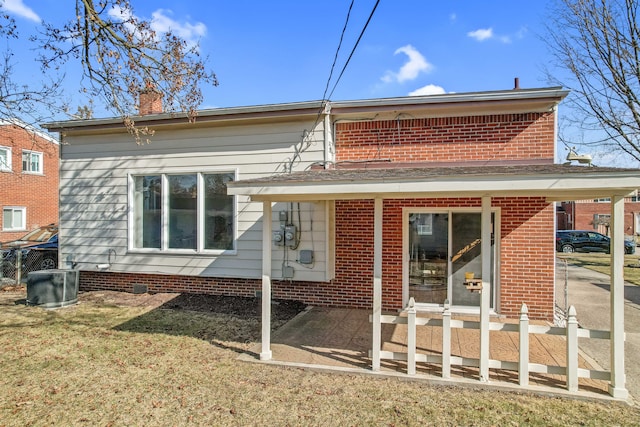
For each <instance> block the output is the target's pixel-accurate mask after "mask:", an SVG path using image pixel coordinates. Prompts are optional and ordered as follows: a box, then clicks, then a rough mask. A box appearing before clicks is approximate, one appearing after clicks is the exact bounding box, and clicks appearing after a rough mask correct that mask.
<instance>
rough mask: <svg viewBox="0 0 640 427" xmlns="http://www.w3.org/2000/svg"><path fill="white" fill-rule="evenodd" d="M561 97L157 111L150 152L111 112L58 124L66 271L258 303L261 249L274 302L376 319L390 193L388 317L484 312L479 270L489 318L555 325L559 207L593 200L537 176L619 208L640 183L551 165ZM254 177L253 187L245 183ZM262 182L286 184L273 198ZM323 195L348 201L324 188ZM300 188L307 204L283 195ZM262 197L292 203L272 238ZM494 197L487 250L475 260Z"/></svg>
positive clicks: (279, 209) (282, 207) (126, 286)
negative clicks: (192, 116) (474, 284)
mask: <svg viewBox="0 0 640 427" xmlns="http://www.w3.org/2000/svg"><path fill="white" fill-rule="evenodd" d="M566 94H567V92H566V91H564V90H562V89H560V88H543V89H525V90H523V89H518V90H507V91H495V92H481V93H467V94H447V95H436V96H423V97H405V98H393V99H375V100H359V101H345V102H301V103H293V104H279V105H266V106H251V107H234V108H220V109H212V110H204V111H200V112H199V114H198V119H197V122H196V123H194V124H189V123H187V121H186V119H183V118H178V117H175V116H173V115H170V114H163V113H160V112H158V111H156V114H150V115H145V116H140V117H138V118H137V119H136V122H137V123H138V124H139V125H141V126H149V127H150V128H152V129H153V130H154V131H155V135H154V137H153V141H152V142H151V143H150V144H147V145H136V144H135V143H133V141H132V139H131V137H130V135H129V134H128V133H127V131H126V129H125V128H124V127H123V126H122V124H121V121H120V120H119V119H115V118H114V119H90V120H78V121H67V122H59V123H49V124H46V125H45V126H46V127H47V128H48V129H49V130H50V131H56V132H60V134H61V140H62V141H63V142H64V145H62V151H61V165H60V204H61V211H60V236H61V240H62V241H63V242H64V243H63V245H62V247H61V251H60V252H61V260H63V261H69V260H73V262H75V263H77V265H78V268H80V270H81V271H82V274H81V287H82V288H83V289H114V290H126V291H132V290H134V288H135V289H136V290H148V291H153V292H196V293H214V294H233V295H241V296H255V295H258V294H259V293H260V292H261V280H262V275H263V266H262V261H263V252H264V250H265V248H264V247H263V246H266V244H267V243H268V246H269V248H270V249H271V252H272V260H271V270H272V275H273V277H274V278H275V279H276V281H275V282H274V285H273V296H274V297H276V298H282V299H296V300H301V301H303V302H305V303H308V304H313V305H327V306H343V307H361V308H368V307H371V304H372V298H373V296H372V291H371V281H370V277H369V276H370V272H371V271H372V269H373V246H374V240H373V222H372V219H373V215H374V204H375V198H376V197H378V196H381V195H384V203H383V205H384V206H383V209H384V212H383V216H384V229H383V237H382V244H383V260H382V263H383V278H382V279H383V281H384V284H385V293H384V297H383V298H382V308H383V309H386V310H398V309H401V308H402V307H405V306H406V304H407V302H408V299H409V298H410V297H414V298H415V300H416V302H417V303H418V305H419V307H421V308H423V309H425V310H428V309H430V308H437V307H439V306H441V305H442V304H443V303H444V301H445V299H447V300H449V302H450V303H451V304H452V305H453V306H454V307H456V309H457V310H459V311H461V312H471V313H473V312H477V310H478V307H479V304H480V296H479V295H478V294H477V293H470V292H468V291H467V290H466V289H465V287H464V286H462V283H463V282H464V280H465V273H473V274H474V275H475V277H481V276H483V274H485V273H487V274H489V277H490V280H491V282H492V285H493V286H492V292H491V295H490V300H489V304H490V307H491V310H492V312H494V313H497V314H501V315H504V316H510V317H513V316H517V314H518V311H519V309H520V306H521V304H522V303H523V302H526V303H527V305H528V307H529V310H530V314H531V316H532V318H535V319H545V320H552V319H553V311H554V256H555V252H554V217H555V214H554V206H553V202H554V201H556V200H565V199H562V198H561V197H563V196H564V195H566V196H567V198H575V197H576V196H579V195H580V194H583V193H585V191H587V190H584V189H582V188H576V186H570V187H567V188H566V189H565V191H563V194H555V193H551V192H546V191H541V190H539V189H537V188H536V189H534V190H536V191H531V186H532V185H533V184H532V183H531V182H530V180H536V185H539V182H543V183H547V182H549V183H550V182H552V181H553V180H557V179H562V178H563V177H565V176H568V177H571V178H572V179H577V180H586V179H588V180H594V181H598V182H594V183H592V184H589V185H592V186H594V187H593V189H591V188H588V192H589V194H595V196H598V197H600V196H602V197H605V196H607V197H609V196H610V195H611V194H612V193H611V192H612V191H613V190H612V188H613V189H615V190H618V187H617V186H618V183H617V181H611V183H610V184H607V183H606V182H604V181H603V180H602V178H603V177H608V176H609V175H611V176H612V177H617V176H618V175H620V174H622V176H623V177H627V176H632V177H634V179H635V177H636V176H637V173H636V171H628V170H617V169H606V168H597V169H595V168H587V167H580V166H575V167H571V166H563V165H556V164H554V157H555V148H556V132H555V130H556V115H557V105H558V103H559V102H560V101H561V100H562V99H563V98H564V97H565V96H566ZM152 111H153V110H152ZM292 172H294V173H292ZM295 172H300V173H302V174H300V173H295ZM607 173H608V174H609V175H607ZM305 174H306V175H305ZM594 176H595V177H596V178H595V179H592V177H594ZM256 179H257V180H258V187H257V188H259V190H254V189H249V188H247V187H245V186H243V185H240V184H241V183H243V182H251V180H256ZM325 179H328V180H330V181H329V182H325V181H324V180H325ZM247 180H249V181H247ZM270 180H275V181H278V182H280V181H282V184H281V186H278V187H277V190H275V189H274V190H271V188H272V185H273V184H272V183H266V184H265V183H264V182H265V181H270ZM298 180H302V183H300V182H299V181H298ZM305 180H308V182H307V181H305ZM538 181H539V182H538ZM338 184H340V185H338ZM579 184H580V185H582V184H583V183H582V182H580V183H579ZM625 184H626V182H625ZM331 185H334V186H335V187H336V188H337V187H340V191H341V193H339V194H338V193H337V194H327V193H325V192H323V191H324V190H323V189H327V188H329V187H330V186H331ZM549 185H550V184H549ZM298 186H302V187H303V188H304V189H305V190H309V193H308V194H306V195H304V196H301V195H298V194H297V193H296V194H295V197H290V198H289V197H288V195H289V194H290V193H289V191H290V190H291V189H293V188H294V187H295V188H297V187H298ZM228 189H229V190H230V192H229V193H227V190H228ZM241 189H242V190H241ZM356 190H357V191H356ZM270 191H280V192H282V194H281V196H282V197H275V195H274V196H273V197H270V198H271V199H273V201H274V203H275V202H277V203H276V204H275V205H274V206H273V208H272V214H271V215H272V217H273V218H272V222H273V224H272V229H273V231H272V235H271V238H270V241H269V242H263V235H262V232H263V227H262V222H261V217H262V215H263V212H262V205H261V204H260V203H256V202H255V201H262V200H266V199H268V198H269V197H267V196H266V195H267V194H271V192H270ZM327 191H328V190H327ZM335 191H337V190H335ZM624 191H627V187H626V186H625V187H624V189H623V192H624ZM387 193H388V194H387ZM533 193H535V194H533ZM625 195H626V194H625ZM486 196H490V197H491V206H490V207H489V208H487V209H488V212H490V218H489V219H488V220H487V221H489V222H490V230H489V233H490V240H491V246H490V248H487V250H486V251H483V250H482V245H481V241H482V239H481V229H482V221H483V217H482V212H483V197H486ZM595 196H594V197H595ZM276 199H277V200H276ZM533 239H535V245H532V244H531V242H532V240H533ZM486 252H489V253H490V256H489V257H484V258H483V257H481V256H480V255H481V254H482V253H486ZM525 261H526V262H525ZM483 262H484V263H485V264H484V265H483Z"/></svg>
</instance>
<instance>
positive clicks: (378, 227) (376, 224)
mask: <svg viewBox="0 0 640 427" xmlns="http://www.w3.org/2000/svg"><path fill="white" fill-rule="evenodd" d="M381 315H382V199H380V198H376V199H375V201H374V211H373V316H372V322H373V340H372V341H373V349H372V352H371V355H372V360H371V369H373V370H374V371H379V370H380V347H381V345H382V343H381V341H382V337H381V335H382V324H381V323H380V316H381Z"/></svg>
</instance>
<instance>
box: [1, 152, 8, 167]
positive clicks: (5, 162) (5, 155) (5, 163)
mask: <svg viewBox="0 0 640 427" xmlns="http://www.w3.org/2000/svg"><path fill="white" fill-rule="evenodd" d="M7 169H9V150H7V149H4V148H0V170H7Z"/></svg>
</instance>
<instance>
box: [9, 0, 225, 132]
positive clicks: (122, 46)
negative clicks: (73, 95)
mask: <svg viewBox="0 0 640 427" xmlns="http://www.w3.org/2000/svg"><path fill="white" fill-rule="evenodd" d="M2 12H3V10H2V4H1V3H0V37H4V38H6V39H9V38H12V37H13V38H15V37H17V29H16V25H15V22H14V21H13V20H12V19H11V17H10V16H9V15H7V14H3V13H2ZM70 12H75V14H74V15H73V18H72V19H70V20H69V21H67V23H65V24H64V25H62V26H55V25H52V24H49V23H43V24H42V27H41V28H40V30H39V33H38V34H37V35H35V36H33V37H31V39H30V40H31V41H32V42H34V43H35V44H36V46H37V47H38V49H39V50H38V60H39V61H40V63H41V66H42V70H43V73H44V75H46V76H54V75H57V76H59V77H57V78H51V80H52V81H51V82H47V83H46V84H39V85H33V86H30V87H18V86H16V85H14V84H13V83H12V81H14V80H13V79H12V71H13V70H12V67H11V62H10V60H11V54H10V52H6V53H5V62H4V67H3V68H1V69H0V73H2V77H4V78H3V81H2V82H0V110H1V109H2V108H6V110H5V111H15V112H16V114H17V113H22V112H23V111H25V110H27V107H29V106H31V107H34V111H35V110H36V109H37V108H38V106H39V108H40V109H41V110H42V107H43V105H42V104H40V105H38V103H42V102H44V103H46V102H53V100H59V99H60V98H61V97H62V95H63V92H62V91H60V89H61V87H62V86H61V84H62V82H63V81H64V74H63V70H65V69H67V68H68V67H72V66H77V67H78V68H81V69H82V79H81V82H80V85H81V90H82V92H83V93H84V94H85V95H86V97H87V98H88V99H90V100H102V101H103V102H102V103H101V104H104V107H105V108H106V109H108V110H110V111H112V112H113V113H114V114H115V115H117V116H120V117H122V119H123V123H124V124H125V125H126V126H127V129H128V130H129V132H130V133H131V134H132V135H133V136H134V137H135V138H136V141H137V142H138V143H140V142H141V141H142V139H143V137H144V136H147V135H148V134H149V133H148V131H147V130H145V129H137V128H136V125H135V123H134V122H133V120H132V118H131V117H132V116H133V115H135V114H136V113H137V111H138V107H139V105H138V103H139V95H140V92H141V91H142V90H145V88H148V87H149V86H152V87H153V88H154V90H155V91H157V93H159V94H160V95H161V96H162V100H163V107H164V110H165V111H166V112H170V113H176V114H178V113H180V112H183V113H185V115H186V117H188V118H189V120H192V121H193V120H195V118H196V111H197V107H198V106H199V105H200V104H201V103H202V100H203V97H202V87H204V86H207V85H212V86H216V85H217V84H218V81H217V78H216V76H215V74H214V73H212V72H211V71H208V68H207V66H206V60H205V59H203V58H201V56H200V53H199V46H198V44H197V43H196V44H190V43H188V42H187V41H186V40H184V39H182V38H181V37H178V36H176V35H175V34H172V33H171V32H167V33H157V32H156V31H154V29H153V25H152V22H151V21H148V20H144V19H141V18H139V17H138V16H136V14H135V13H134V10H133V7H132V4H131V1H130V0H99V1H94V0H76V4H75V11H70ZM59 104H60V102H56V105H59ZM63 104H64V103H63ZM3 106H4V107H3ZM53 108H55V107H53ZM63 108H64V109H65V110H67V111H68V110H69V108H68V106H67V105H66V104H65V105H63ZM78 108H79V109H78V111H79V112H81V114H82V115H83V116H86V115H87V114H88V115H91V112H90V111H88V110H87V106H82V107H78ZM5 111H0V113H5ZM52 111H59V110H52Z"/></svg>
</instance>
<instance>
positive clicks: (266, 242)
mask: <svg viewBox="0 0 640 427" xmlns="http://www.w3.org/2000/svg"><path fill="white" fill-rule="evenodd" d="M271 356H272V354H271V202H270V201H265V202H262V350H261V352H260V360H271Z"/></svg>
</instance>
